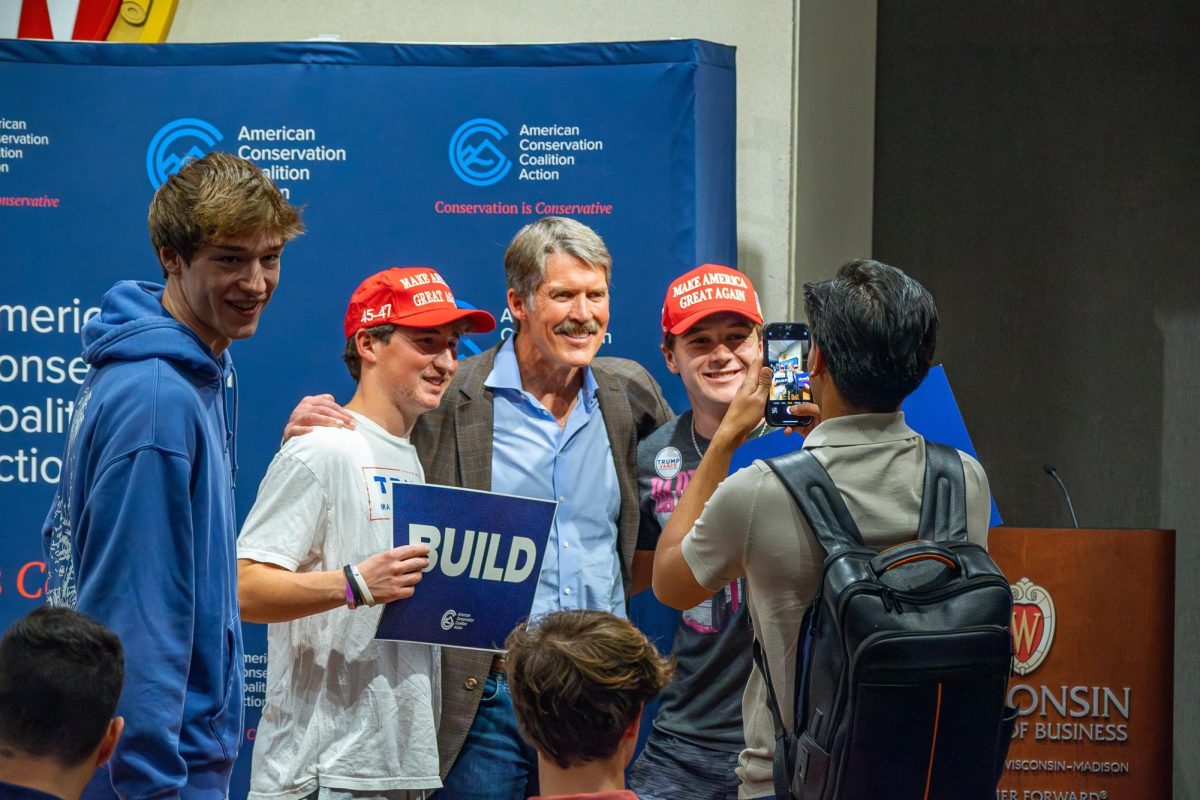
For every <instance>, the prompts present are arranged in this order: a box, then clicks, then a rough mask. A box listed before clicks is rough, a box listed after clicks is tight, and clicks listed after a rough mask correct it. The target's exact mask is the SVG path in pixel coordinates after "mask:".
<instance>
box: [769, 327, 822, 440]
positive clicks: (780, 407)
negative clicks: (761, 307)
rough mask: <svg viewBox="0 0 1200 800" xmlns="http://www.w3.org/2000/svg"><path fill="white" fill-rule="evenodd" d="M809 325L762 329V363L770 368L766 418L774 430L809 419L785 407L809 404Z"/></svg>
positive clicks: (806, 422) (804, 422)
mask: <svg viewBox="0 0 1200 800" xmlns="http://www.w3.org/2000/svg"><path fill="white" fill-rule="evenodd" d="M808 347H809V336H808V326H807V325H805V324H804V323H803V322H772V323H770V324H769V325H767V326H766V327H765V328H763V348H764V352H765V358H764V359H763V361H764V363H765V364H766V365H767V366H768V367H770V368H771V393H770V394H769V395H768V396H767V409H766V414H765V416H766V419H767V424H768V425H774V426H776V427H785V426H789V425H792V426H802V425H809V424H811V423H812V417H809V416H804V417H793V416H792V415H791V414H789V413H788V406H790V405H794V404H796V403H804V402H812V392H811V391H810V390H809V388H808Z"/></svg>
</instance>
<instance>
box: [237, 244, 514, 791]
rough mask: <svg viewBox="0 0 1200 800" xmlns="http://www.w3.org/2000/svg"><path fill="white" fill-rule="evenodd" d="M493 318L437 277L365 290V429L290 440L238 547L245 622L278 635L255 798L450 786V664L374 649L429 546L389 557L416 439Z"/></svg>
mask: <svg viewBox="0 0 1200 800" xmlns="http://www.w3.org/2000/svg"><path fill="white" fill-rule="evenodd" d="M495 326H496V322H495V319H493V318H492V316H491V315H490V314H488V313H487V312H486V311H476V310H466V309H460V308H458V307H457V306H456V305H455V304H454V297H453V295H452V294H451V292H450V288H449V287H448V286H447V285H446V283H445V281H444V280H442V277H441V276H440V275H438V273H437V272H436V271H434V270H433V269H430V268H428V267H412V268H405V269H399V268H392V269H388V270H384V271H383V272H379V273H377V274H375V275H372V276H371V277H370V278H367V280H365V281H364V282H363V283H362V284H361V285H360V286H359V287H358V289H357V290H355V292H354V295H353V296H352V297H351V299H350V307H349V309H348V310H347V312H346V320H345V332H346V355H345V361H346V365H347V367H349V369H350V374H351V376H352V377H353V378H354V379H355V380H356V381H357V382H358V389H357V391H356V392H355V393H354V397H353V398H352V399H351V400H350V402H349V403H347V404H346V405H345V408H346V410H347V411H348V412H349V413H350V414H351V415H352V416H353V421H354V424H353V426H352V429H351V426H349V425H347V426H343V427H328V428H317V429H315V430H313V431H312V432H311V433H309V434H308V435H306V436H298V437H296V438H293V439H290V440H289V441H288V442H287V443H286V444H284V446H283V448H282V449H281V450H280V451H279V453H278V454H277V455H276V456H275V459H274V460H273V461H272V462H271V465H270V467H269V468H268V470H267V474H266V477H264V478H263V482H262V485H261V486H260V487H259V491H258V499H257V500H256V501H255V504H254V508H252V509H251V510H250V515H249V517H247V519H246V524H245V526H244V527H243V528H242V533H241V536H240V538H239V539H238V599H239V600H240V602H241V609H242V618H243V619H245V620H249V621H251V622H266V623H271V624H270V626H269V628H268V631H267V656H268V658H267V661H268V667H267V697H266V705H265V707H264V709H263V716H262V721H261V722H260V723H259V726H258V733H257V736H256V740H255V747H254V758H253V763H252V767H251V776H250V795H249V796H250V798H251V800H267V799H268V798H270V799H271V800H300V799H301V798H310V797H311V798H314V799H315V800H350V799H351V798H352V799H353V800H366V799H368V798H387V800H408V799H409V798H419V797H423V796H424V795H425V794H426V793H427V792H428V791H430V790H433V789H437V788H439V787H440V786H441V781H440V780H439V778H438V752H437V736H436V733H437V725H438V713H439V708H440V699H439V693H440V686H439V675H440V669H439V660H440V659H439V654H438V651H437V649H436V648H434V647H430V646H427V645H419V644H410V643H403V642H390V641H376V640H375V638H374V635H375V629H376V627H377V625H378V623H379V617H380V614H381V613H382V611H381V608H380V606H382V605H383V604H384V603H388V602H392V601H403V600H404V599H405V598H407V597H411V596H412V594H413V591H414V586H415V585H416V583H417V582H418V581H419V580H420V579H421V570H422V569H424V568H425V567H426V566H428V564H429V562H428V559H427V558H426V557H425V556H426V555H427V554H428V552H429V549H428V547H426V546H424V545H405V546H402V547H393V546H392V493H393V487H394V486H395V484H396V483H423V482H424V480H425V475H424V472H423V471H422V469H421V464H420V462H419V461H418V460H417V453H416V450H415V449H414V448H413V446H412V445H411V444H410V443H409V441H408V436H409V433H410V432H411V431H412V427H413V424H414V423H415V422H416V420H417V417H419V416H420V415H421V414H423V413H425V412H426V411H429V410H430V409H433V408H436V407H437V405H438V403H439V402H440V401H441V399H442V394H443V392H445V390H446V387H447V386H449V385H450V378H451V377H452V376H453V375H454V373H455V371H456V370H457V369H458V357H457V352H456V348H457V346H458V340H459V337H460V336H461V335H462V334H463V333H466V332H479V333H483V332H487V331H490V330H492V329H493V328H495Z"/></svg>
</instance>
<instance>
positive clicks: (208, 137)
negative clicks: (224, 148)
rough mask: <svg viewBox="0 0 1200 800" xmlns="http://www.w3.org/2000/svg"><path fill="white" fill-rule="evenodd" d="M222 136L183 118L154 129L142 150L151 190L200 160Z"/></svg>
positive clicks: (190, 119) (216, 131) (211, 127)
mask: <svg viewBox="0 0 1200 800" xmlns="http://www.w3.org/2000/svg"><path fill="white" fill-rule="evenodd" d="M223 138H224V137H223V136H221V132H220V131H219V130H217V129H216V128H214V127H213V126H212V125H210V124H209V123H207V122H205V121H204V120H202V119H193V118H191V117H185V118H183V119H177V120H174V121H172V122H168V123H167V124H166V125H163V126H162V127H161V128H159V129H158V133H156V134H154V138H153V139H151V140H150V147H149V148H147V150H146V174H147V175H148V176H149V177H150V185H151V186H153V187H154V188H155V189H157V188H158V187H160V186H162V185H163V184H164V183H166V182H167V178H169V177H171V176H172V175H174V174H175V173H176V172H179V168H180V167H182V166H183V165H184V164H186V163H187V162H189V161H191V160H192V159H194V158H204V156H206V155H208V153H209V151H210V150H212V149H213V147H214V146H216V144H217V142H219V141H221V139H223Z"/></svg>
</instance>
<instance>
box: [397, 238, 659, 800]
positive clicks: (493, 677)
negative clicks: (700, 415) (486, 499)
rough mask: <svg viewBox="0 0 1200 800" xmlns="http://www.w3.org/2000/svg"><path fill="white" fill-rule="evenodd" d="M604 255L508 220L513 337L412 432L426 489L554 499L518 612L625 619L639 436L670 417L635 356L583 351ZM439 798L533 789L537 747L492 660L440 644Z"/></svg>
mask: <svg viewBox="0 0 1200 800" xmlns="http://www.w3.org/2000/svg"><path fill="white" fill-rule="evenodd" d="M611 268H612V258H611V256H610V255H609V253H608V248H607V247H606V246H605V245H604V242H603V240H601V238H600V237H599V236H598V235H597V234H596V232H595V231H593V230H591V229H590V228H588V227H587V226H586V225H583V224H582V223H579V222H577V221H575V220H572V219H567V218H564V217H545V218H543V219H540V220H538V221H537V222H534V223H532V224H530V225H526V226H525V227H524V228H522V229H521V230H520V231H519V232H518V233H517V235H516V236H515V237H514V238H513V240H512V242H511V243H510V244H509V246H508V250H507V251H506V253H505V255H504V270H505V276H506V279H507V285H508V307H509V311H510V313H511V314H512V317H513V320H514V322H515V325H516V333H515V334H514V335H513V336H512V337H510V338H509V339H507V340H506V341H504V342H502V343H501V344H500V345H499V346H497V347H495V348H493V349H492V350H489V351H488V352H486V353H482V354H480V355H477V356H474V357H472V358H469V359H466V360H465V361H463V362H462V364H461V366H460V367H459V370H458V374H457V375H456V376H455V377H454V380H453V382H452V383H451V385H450V388H449V389H448V390H447V391H446V395H445V399H444V400H443V401H442V404H441V406H439V407H438V408H437V409H435V410H433V411H430V412H429V413H427V414H425V415H424V416H422V417H421V419H420V420H419V421H418V423H417V425H416V427H415V428H414V429H413V432H412V442H413V444H414V445H415V446H416V448H417V452H418V454H419V455H420V458H421V462H422V465H423V466H424V469H425V477H426V480H427V482H429V483H439V484H446V485H452V486H462V487H466V488H471V489H484V490H490V491H496V492H503V493H506V494H516V495H524V496H527V497H542V498H545V499H549V500H557V501H558V502H559V507H558V513H557V515H556V518H555V524H554V529H553V530H552V531H551V534H550V539H549V541H548V542H547V546H546V554H545V556H544V560H543V565H542V572H541V575H540V577H539V582H538V587H537V591H536V593H535V596H534V602H533V610H532V615H533V616H538V615H541V614H545V613H549V612H553V611H560V610H565V609H575V608H586V609H599V610H602V611H608V612H610V613H613V614H616V615H618V616H622V617H623V616H625V599H626V598H625V595H626V591H627V589H628V587H629V585H630V581H631V579H632V577H633V575H634V572H635V570H637V571H640V570H641V569H642V568H645V567H648V566H649V565H648V564H644V563H639V564H637V565H635V559H634V549H635V546H636V543H637V530H638V494H637V476H636V459H637V443H638V441H639V440H641V439H642V438H644V437H645V436H647V435H649V434H650V433H651V432H653V431H654V430H655V429H656V428H657V427H658V426H659V425H661V424H662V423H663V422H665V421H666V420H667V419H669V418H670V417H671V416H672V413H671V409H670V407H669V406H668V405H667V403H666V401H665V400H664V399H663V396H662V392H661V390H660V389H659V386H658V384H657V383H656V382H655V381H654V379H653V378H651V377H650V375H649V373H647V372H646V370H645V369H643V368H642V367H641V366H640V365H638V364H636V363H634V362H632V361H628V360H625V359H619V358H596V357H595V356H596V351H597V350H599V349H600V345H601V343H602V342H603V341H604V335H605V331H606V329H607V327H608V316H609V310H608V300H609V279H610V274H611ZM442 653H443V655H442V720H441V725H440V729H439V731H438V748H439V755H440V757H441V768H442V773H443V781H444V786H445V788H444V789H443V790H442V791H441V792H440V793H439V795H438V796H439V797H440V798H442V800H459V798H472V799H474V798H488V799H489V800H491V798H497V799H499V798H504V799H505V800H507V798H514V799H515V800H520V798H524V797H526V796H528V795H529V794H536V793H537V792H536V787H537V780H536V765H537V756H536V753H534V751H533V750H532V749H531V748H530V747H529V746H528V745H527V744H525V743H524V742H523V741H522V740H521V738H520V735H519V733H518V732H517V724H516V716H515V713H514V711H513V706H512V700H511V697H510V696H509V692H508V685H507V681H506V678H505V675H504V664H503V657H502V655H501V654H495V655H493V654H491V653H476V652H471V651H465V650H456V649H451V648H444V649H443V651H442Z"/></svg>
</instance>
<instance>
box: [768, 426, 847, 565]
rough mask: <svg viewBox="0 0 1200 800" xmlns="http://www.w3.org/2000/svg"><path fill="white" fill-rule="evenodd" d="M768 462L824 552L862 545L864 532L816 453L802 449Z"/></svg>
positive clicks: (829, 552) (833, 551) (828, 553)
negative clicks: (860, 530)
mask: <svg viewBox="0 0 1200 800" xmlns="http://www.w3.org/2000/svg"><path fill="white" fill-rule="evenodd" d="M766 463H767V466H769V467H770V468H771V469H772V470H774V472H775V474H776V475H778V476H779V480H780V481H781V482H782V483H783V485H784V486H785V487H786V488H787V490H788V493H789V494H791V496H792V499H793V500H795V501H796V505H797V506H799V507H800V513H801V514H803V515H804V518H805V519H806V520H808V527H809V528H811V529H812V532H813V536H814V537H816V540H817V542H819V543H820V545H821V547H823V548H824V549H825V555H832V554H833V553H836V552H837V551H839V550H844V549H846V548H847V547H862V546H863V544H864V543H863V538H862V534H861V533H859V531H858V525H856V524H855V523H854V518H853V517H851V516H850V509H848V508H846V503H845V501H843V500H842V494H841V492H839V491H838V490H837V487H836V486H834V485H833V479H832V478H830V477H829V473H828V472H826V471H825V468H824V467H823V466H821V462H820V461H817V457H816V456H814V455H813V454H812V453H810V452H808V451H807V450H803V449H801V450H797V451H796V452H794V453H785V454H784V455H781V456H776V457H775V458H770V459H767V462H766ZM800 535H801V536H803V534H802V533H801V534H800Z"/></svg>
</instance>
